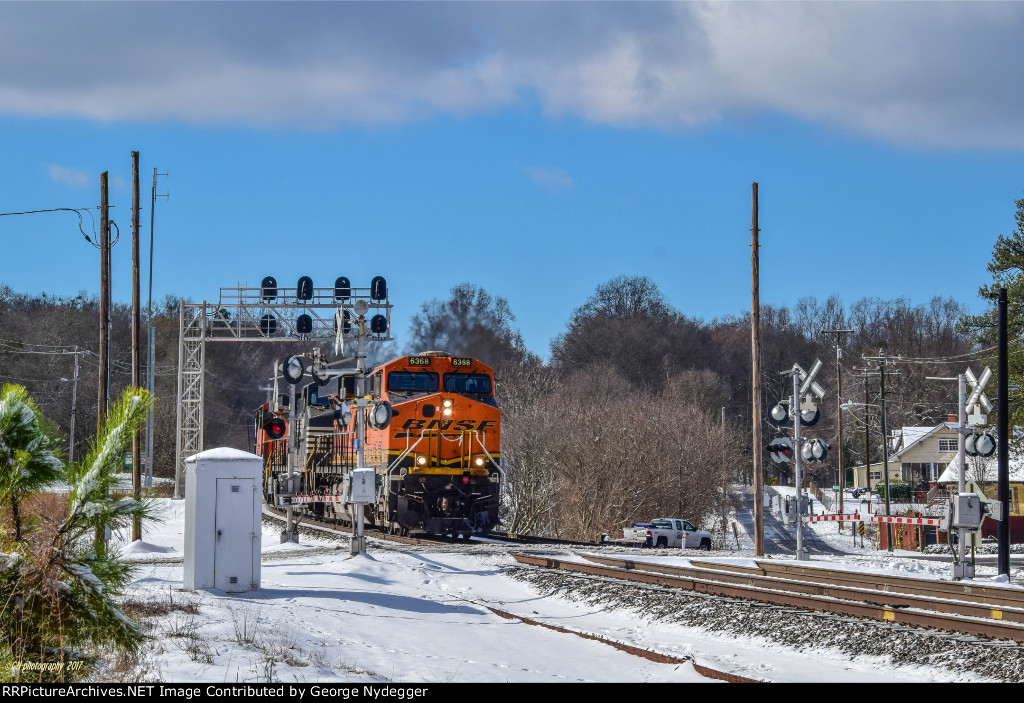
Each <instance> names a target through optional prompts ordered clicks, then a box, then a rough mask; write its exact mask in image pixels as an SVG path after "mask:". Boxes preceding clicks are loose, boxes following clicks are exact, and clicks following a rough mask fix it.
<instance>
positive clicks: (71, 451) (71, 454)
mask: <svg viewBox="0 0 1024 703" xmlns="http://www.w3.org/2000/svg"><path fill="white" fill-rule="evenodd" d="M77 414H78V347H75V375H74V376H73V377H72V381H71V441H70V442H69V443H68V463H69V464H70V463H72V462H74V460H75V415H77Z"/></svg>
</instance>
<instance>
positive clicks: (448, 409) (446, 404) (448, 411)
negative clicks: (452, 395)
mask: <svg viewBox="0 0 1024 703" xmlns="http://www.w3.org/2000/svg"><path fill="white" fill-rule="evenodd" d="M441 407H442V408H443V409H442V410H441V414H442V415H444V416H445V417H451V416H452V401H451V400H450V399H445V400H442V401H441Z"/></svg>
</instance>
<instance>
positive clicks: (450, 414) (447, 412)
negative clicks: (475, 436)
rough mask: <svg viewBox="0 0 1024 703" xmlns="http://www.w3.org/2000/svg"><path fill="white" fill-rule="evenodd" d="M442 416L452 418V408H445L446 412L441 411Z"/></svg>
mask: <svg viewBox="0 0 1024 703" xmlns="http://www.w3.org/2000/svg"><path fill="white" fill-rule="evenodd" d="M441 414H442V415H444V416H445V417H451V416H452V409H451V408H445V409H444V410H442V411H441Z"/></svg>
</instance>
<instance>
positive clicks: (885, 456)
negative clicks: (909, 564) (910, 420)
mask: <svg viewBox="0 0 1024 703" xmlns="http://www.w3.org/2000/svg"><path fill="white" fill-rule="evenodd" d="M878 377H879V379H880V380H881V384H882V385H881V393H882V460H883V461H884V462H885V469H884V471H883V473H882V476H883V477H884V478H885V516H886V517H890V516H891V515H892V512H890V508H889V430H888V429H887V427H886V423H885V364H884V363H883V364H881V365H880V366H879V367H878ZM885 535H886V539H887V542H888V544H887V546H888V547H889V551H890V552H891V551H892V550H893V549H892V523H891V522H887V523H885Z"/></svg>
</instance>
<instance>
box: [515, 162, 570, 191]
mask: <svg viewBox="0 0 1024 703" xmlns="http://www.w3.org/2000/svg"><path fill="white" fill-rule="evenodd" d="M526 173H527V174H528V175H529V176H530V178H531V179H533V181H534V182H535V183H537V184H539V185H542V186H544V187H545V188H547V189H548V190H565V189H567V188H572V186H573V180H572V176H570V175H569V174H568V173H566V172H565V171H563V170H561V169H558V168H536V167H528V168H527V169H526Z"/></svg>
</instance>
